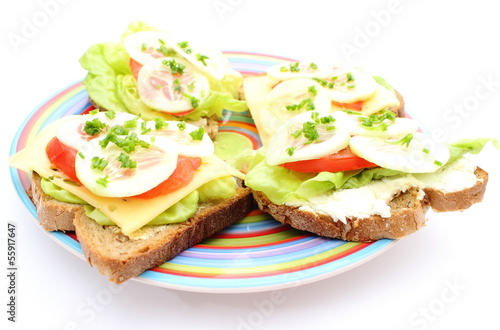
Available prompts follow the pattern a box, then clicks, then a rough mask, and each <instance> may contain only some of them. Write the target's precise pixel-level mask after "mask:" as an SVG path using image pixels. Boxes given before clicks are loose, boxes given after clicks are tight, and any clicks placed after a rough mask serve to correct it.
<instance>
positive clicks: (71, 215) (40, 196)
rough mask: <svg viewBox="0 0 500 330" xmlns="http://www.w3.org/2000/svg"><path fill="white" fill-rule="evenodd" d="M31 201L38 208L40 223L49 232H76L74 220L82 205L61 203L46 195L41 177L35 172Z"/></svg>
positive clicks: (32, 181)
mask: <svg viewBox="0 0 500 330" xmlns="http://www.w3.org/2000/svg"><path fill="white" fill-rule="evenodd" d="M29 196H30V198H31V201H32V202H33V204H34V205H35V207H36V211H37V214H38V221H40V225H42V227H43V228H44V229H45V230H47V231H56V230H61V231H74V230H75V226H74V224H73V220H74V219H75V217H76V214H77V212H78V211H79V210H80V209H82V208H83V207H82V205H80V204H74V203H65V202H60V201H58V200H57V199H55V198H52V197H51V196H49V195H47V194H45V193H44V192H43V190H42V186H41V177H40V176H39V175H38V174H37V173H36V172H33V174H32V175H31V187H30V191H29Z"/></svg>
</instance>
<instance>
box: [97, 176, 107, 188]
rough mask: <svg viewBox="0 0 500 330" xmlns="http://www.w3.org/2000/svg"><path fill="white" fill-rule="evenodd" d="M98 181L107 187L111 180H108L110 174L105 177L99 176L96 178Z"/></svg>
mask: <svg viewBox="0 0 500 330" xmlns="http://www.w3.org/2000/svg"><path fill="white" fill-rule="evenodd" d="M96 183H97V184H100V185H101V186H103V187H104V188H107V187H108V183H109V180H108V176H107V175H106V176H105V177H103V178H99V179H97V180H96Z"/></svg>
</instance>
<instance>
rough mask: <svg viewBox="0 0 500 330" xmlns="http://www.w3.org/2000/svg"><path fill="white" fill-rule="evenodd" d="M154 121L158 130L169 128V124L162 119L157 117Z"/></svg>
mask: <svg viewBox="0 0 500 330" xmlns="http://www.w3.org/2000/svg"><path fill="white" fill-rule="evenodd" d="M154 121H155V129H157V130H160V129H162V128H163V127H168V123H167V122H165V121H164V120H163V119H161V118H158V117H156V118H155V119H154Z"/></svg>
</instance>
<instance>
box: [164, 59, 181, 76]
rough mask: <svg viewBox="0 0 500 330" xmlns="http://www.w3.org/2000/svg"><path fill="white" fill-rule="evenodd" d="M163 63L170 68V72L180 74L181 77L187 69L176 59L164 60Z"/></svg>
mask: <svg viewBox="0 0 500 330" xmlns="http://www.w3.org/2000/svg"><path fill="white" fill-rule="evenodd" d="M162 63H163V65H165V66H168V67H169V68H170V71H171V72H172V74H179V75H182V74H184V69H185V68H186V66H185V65H184V64H182V63H178V62H177V61H176V60H174V59H171V60H163V61H162Z"/></svg>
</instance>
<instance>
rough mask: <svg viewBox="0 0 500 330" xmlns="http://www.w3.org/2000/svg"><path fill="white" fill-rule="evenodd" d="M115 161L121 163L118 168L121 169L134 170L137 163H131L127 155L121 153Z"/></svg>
mask: <svg viewBox="0 0 500 330" xmlns="http://www.w3.org/2000/svg"><path fill="white" fill-rule="evenodd" d="M117 160H118V161H119V162H120V163H121V166H120V167H123V168H136V167H137V162H135V161H133V160H132V159H131V158H130V157H129V156H128V155H125V154H124V153H121V154H120V156H118V158H117Z"/></svg>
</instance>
